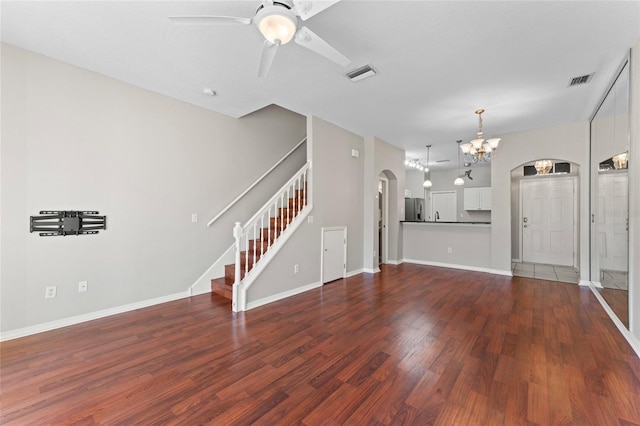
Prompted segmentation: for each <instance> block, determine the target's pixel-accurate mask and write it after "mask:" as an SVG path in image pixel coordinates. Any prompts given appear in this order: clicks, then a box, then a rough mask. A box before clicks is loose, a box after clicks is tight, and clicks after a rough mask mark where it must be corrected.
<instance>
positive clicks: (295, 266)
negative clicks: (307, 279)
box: [293, 263, 300, 274]
mask: <svg viewBox="0 0 640 426" xmlns="http://www.w3.org/2000/svg"><path fill="white" fill-rule="evenodd" d="M298 272H300V265H298V264H297V263H296V264H295V265H293V273H294V274H297V273H298Z"/></svg>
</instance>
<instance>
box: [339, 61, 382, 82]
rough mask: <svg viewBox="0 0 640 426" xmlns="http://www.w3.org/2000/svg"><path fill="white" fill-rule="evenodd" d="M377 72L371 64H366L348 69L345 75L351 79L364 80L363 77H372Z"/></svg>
mask: <svg viewBox="0 0 640 426" xmlns="http://www.w3.org/2000/svg"><path fill="white" fill-rule="evenodd" d="M377 73H378V72H377V71H376V70H375V69H374V68H373V67H372V66H371V64H367V65H365V66H363V67H360V68H356V69H355V70H352V71H349V72H347V73H346V74H345V75H346V76H347V78H349V80H351V81H360V80H364V79H365V78H369V77H373V76H374V75H376V74H377Z"/></svg>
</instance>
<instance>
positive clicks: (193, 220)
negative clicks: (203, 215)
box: [191, 213, 198, 223]
mask: <svg viewBox="0 0 640 426" xmlns="http://www.w3.org/2000/svg"><path fill="white" fill-rule="evenodd" d="M191 223H198V213H191Z"/></svg>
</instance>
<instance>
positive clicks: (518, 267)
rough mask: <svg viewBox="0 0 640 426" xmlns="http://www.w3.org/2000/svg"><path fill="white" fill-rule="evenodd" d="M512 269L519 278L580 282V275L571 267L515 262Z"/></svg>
mask: <svg viewBox="0 0 640 426" xmlns="http://www.w3.org/2000/svg"><path fill="white" fill-rule="evenodd" d="M511 268H512V271H513V275H515V276H518V277H529V278H539V279H541V280H549V281H561V282H563V283H574V284H577V283H578V282H580V273H579V272H578V271H576V270H575V269H574V268H573V267H571V266H557V265H545V264H540V263H518V262H514V263H512V264H511Z"/></svg>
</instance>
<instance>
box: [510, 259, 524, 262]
mask: <svg viewBox="0 0 640 426" xmlns="http://www.w3.org/2000/svg"><path fill="white" fill-rule="evenodd" d="M511 263H522V260H521V259H520V258H517V259H511Z"/></svg>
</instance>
